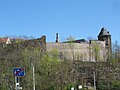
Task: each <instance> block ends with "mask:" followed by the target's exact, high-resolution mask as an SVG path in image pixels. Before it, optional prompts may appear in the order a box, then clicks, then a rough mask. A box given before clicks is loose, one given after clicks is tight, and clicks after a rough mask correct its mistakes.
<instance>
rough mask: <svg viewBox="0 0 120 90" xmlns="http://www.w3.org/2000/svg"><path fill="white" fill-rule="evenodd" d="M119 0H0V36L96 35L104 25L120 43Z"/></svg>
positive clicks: (48, 39)
mask: <svg viewBox="0 0 120 90" xmlns="http://www.w3.org/2000/svg"><path fill="white" fill-rule="evenodd" d="M119 24H120V0H0V36H1V37H3V36H22V35H26V36H28V37H29V36H34V37H36V38H38V37H41V36H42V35H46V36H47V41H55V34H56V33H59V38H60V41H64V40H65V39H66V38H67V37H69V36H73V37H74V38H75V39H79V38H88V37H92V38H97V35H98V33H99V32H100V29H101V28H102V27H105V28H107V30H108V31H109V32H110V34H111V35H112V40H113V42H114V41H115V40H117V41H118V42H120V38H119V37H120V35H119V34H120V25H119Z"/></svg>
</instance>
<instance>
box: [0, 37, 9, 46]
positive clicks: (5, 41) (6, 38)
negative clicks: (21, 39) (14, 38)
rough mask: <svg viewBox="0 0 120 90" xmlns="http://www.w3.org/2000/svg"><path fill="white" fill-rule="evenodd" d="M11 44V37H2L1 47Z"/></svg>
mask: <svg viewBox="0 0 120 90" xmlns="http://www.w3.org/2000/svg"><path fill="white" fill-rule="evenodd" d="M9 44H11V40H10V38H8V37H2V38H0V47H6V46H7V45H9Z"/></svg>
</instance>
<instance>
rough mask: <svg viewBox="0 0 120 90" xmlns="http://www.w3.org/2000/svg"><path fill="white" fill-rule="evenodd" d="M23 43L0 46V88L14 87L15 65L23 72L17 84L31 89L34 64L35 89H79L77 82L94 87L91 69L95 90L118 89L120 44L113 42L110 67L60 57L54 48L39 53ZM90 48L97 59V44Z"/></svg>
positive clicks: (119, 85)
mask: <svg viewBox="0 0 120 90" xmlns="http://www.w3.org/2000/svg"><path fill="white" fill-rule="evenodd" d="M22 45H23V44H21V41H19V43H18V42H17V44H14V45H8V46H7V47H0V71H1V75H0V90H7V89H8V88H9V89H14V88H15V82H14V81H15V78H14V75H13V68H14V67H25V73H26V75H25V77H20V81H21V82H20V86H21V87H23V90H33V73H32V69H33V68H32V67H33V65H34V66H35V86H36V90H70V88H71V87H75V88H78V85H82V86H83V87H85V86H93V85H94V82H93V71H94V70H95V72H96V85H97V89H98V90H108V89H109V90H120V45H119V44H118V43H115V44H114V45H113V46H114V48H113V54H112V55H113V58H111V59H110V62H109V66H108V65H107V64H108V62H106V63H97V62H94V63H89V62H82V60H78V61H74V58H73V60H67V59H66V60H62V58H60V57H59V53H58V51H57V50H56V49H54V50H52V51H51V52H47V53H41V52H40V48H38V47H34V48H33V47H30V46H29V47H24V48H23V46H22ZM94 45H95V44H94ZM92 49H93V53H94V54H93V55H94V57H95V58H96V60H99V59H100V57H99V56H100V55H99V47H98V46H96V45H95V46H94V48H92ZM108 78H109V79H108ZM108 82H109V84H110V85H109V86H108V84H107V83H108ZM85 89H86V88H84V90H85Z"/></svg>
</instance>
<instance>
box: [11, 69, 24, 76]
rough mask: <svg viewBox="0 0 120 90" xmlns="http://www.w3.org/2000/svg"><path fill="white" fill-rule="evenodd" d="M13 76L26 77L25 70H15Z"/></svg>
mask: <svg viewBox="0 0 120 90" xmlns="http://www.w3.org/2000/svg"><path fill="white" fill-rule="evenodd" d="M13 75H14V76H25V68H14V69H13Z"/></svg>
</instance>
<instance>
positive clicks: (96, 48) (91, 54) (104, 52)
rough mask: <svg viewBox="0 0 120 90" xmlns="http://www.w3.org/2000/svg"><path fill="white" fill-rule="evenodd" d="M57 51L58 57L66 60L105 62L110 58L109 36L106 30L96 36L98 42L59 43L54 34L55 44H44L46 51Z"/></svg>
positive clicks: (103, 29)
mask: <svg viewBox="0 0 120 90" xmlns="http://www.w3.org/2000/svg"><path fill="white" fill-rule="evenodd" d="M54 49H56V50H58V52H59V57H60V58H62V60H64V59H68V60H81V61H88V62H106V61H108V60H109V58H110V57H111V52H112V50H111V35H110V33H109V32H108V31H107V29H106V28H102V29H101V31H100V33H99V34H98V40H90V41H86V40H84V39H80V40H72V41H67V42H59V41H58V34H56V41H55V42H46V50H47V51H48V52H50V51H52V50H54Z"/></svg>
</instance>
